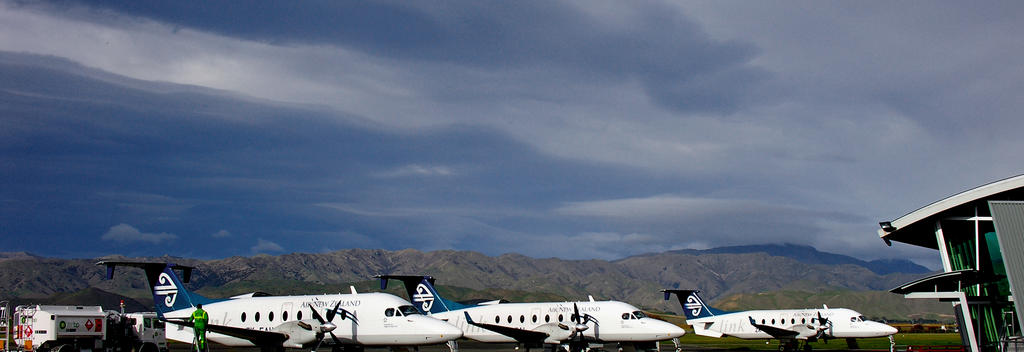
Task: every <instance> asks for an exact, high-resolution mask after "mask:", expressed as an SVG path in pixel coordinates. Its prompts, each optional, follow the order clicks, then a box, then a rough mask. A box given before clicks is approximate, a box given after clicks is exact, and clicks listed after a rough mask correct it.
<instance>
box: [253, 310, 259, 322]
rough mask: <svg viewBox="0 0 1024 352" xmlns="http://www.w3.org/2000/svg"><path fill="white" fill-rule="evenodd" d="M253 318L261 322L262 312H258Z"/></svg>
mask: <svg viewBox="0 0 1024 352" xmlns="http://www.w3.org/2000/svg"><path fill="white" fill-rule="evenodd" d="M253 319H256V321H257V322H259V321H260V312H256V316H254V317H253Z"/></svg>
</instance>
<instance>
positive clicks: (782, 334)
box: [747, 317, 800, 339]
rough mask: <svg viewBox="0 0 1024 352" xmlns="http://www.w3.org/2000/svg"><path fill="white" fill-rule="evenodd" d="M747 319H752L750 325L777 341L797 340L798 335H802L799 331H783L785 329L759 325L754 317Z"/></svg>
mask: <svg viewBox="0 0 1024 352" xmlns="http://www.w3.org/2000/svg"><path fill="white" fill-rule="evenodd" d="M747 318H749V319H750V325H753V326H754V327H755V328H758V329H760V330H761V331H764V332H765V333H767V334H768V335H772V337H774V338H777V339H793V338H796V337H797V335H800V333H799V332H797V331H793V330H788V329H783V328H777V327H774V326H770V325H764V324H758V323H757V322H756V321H754V318H753V317H747Z"/></svg>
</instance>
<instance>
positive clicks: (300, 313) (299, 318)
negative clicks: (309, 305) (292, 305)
mask: <svg viewBox="0 0 1024 352" xmlns="http://www.w3.org/2000/svg"><path fill="white" fill-rule="evenodd" d="M295 320H302V311H301V310H300V311H298V312H297V313H295Z"/></svg>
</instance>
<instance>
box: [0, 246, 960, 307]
mask: <svg viewBox="0 0 1024 352" xmlns="http://www.w3.org/2000/svg"><path fill="white" fill-rule="evenodd" d="M808 248H809V247H808ZM822 255H823V256H825V257H828V256H830V255H829V254H827V253H825V254H822ZM106 259H119V260H123V259H128V258H123V257H110V258H106ZM142 259H146V260H150V261H164V262H168V261H169V262H175V263H178V264H184V265H191V266H195V267H197V268H198V270H197V271H196V272H195V273H194V274H193V277H192V282H191V283H190V286H191V287H192V289H194V290H196V291H197V292H199V293H201V294H204V295H208V296H210V297H227V296H231V295H235V294H241V293H246V292H252V291H264V292H270V293H274V294H296V293H325V292H348V291H349V289H348V286H349V285H354V286H355V287H356V288H357V289H358V290H359V291H361V292H364V291H377V290H378V289H379V286H378V284H377V282H375V281H374V280H373V279H372V276H373V275H376V274H428V275H432V276H434V277H436V278H437V285H438V288H439V290H441V293H442V294H445V295H449V296H451V298H452V299H455V300H481V299H482V300H493V299H507V300H510V301H530V300H577V299H586V297H587V295H593V296H594V297H595V298H597V299H617V300H622V301H626V302H630V303H633V304H634V305H637V306H639V307H641V308H644V309H649V310H656V311H662V312H679V311H680V310H681V309H680V308H679V306H678V303H677V302H675V301H665V300H663V299H662V297H661V296H662V295H661V293H660V292H658V291H659V290H660V289H663V288H695V289H700V290H702V291H703V292H704V293H705V296H706V298H708V299H709V300H710V301H712V302H713V301H715V300H716V299H718V298H725V297H730V296H733V295H736V294H749V293H765V292H776V291H797V292H805V293H808V294H816V293H822V292H831V291H852V292H859V291H882V292H881V294H884V295H891V294H889V293H886V292H884V290H888V289H890V288H892V287H895V286H898V285H900V284H903V283H906V282H909V281H912V280H915V279H918V278H920V277H921V276H922V275H920V274H908V273H890V274H885V275H880V274H878V273H876V272H874V271H872V270H870V269H868V268H867V267H865V266H863V265H860V264H850V263H840V264H820V263H819V264H808V263H806V262H801V261H799V260H796V259H793V258H790V257H786V256H779V255H772V254H770V253H769V252H765V251H758V252H751V253H709V252H704V251H697V252H693V251H671V252H663V253H652V254H645V255H640V256H634V257H629V258H625V259H621V260H616V261H604V260H563V259H556V258H543V259H538V258H530V257H526V256H523V255H518V254H505V255H501V256H497V257H491V256H487V255H484V254H481V253H477V252H469V251H452V250H445V251H434V252H421V251H417V250H400V251H385V250H367V249H349V250H342V251H336V252H331V253H319V254H304V253H292V254H286V255H280V256H268V255H260V256H255V257H231V258H225V259H218V260H208V261H201V260H195V259H186V258H172V257H161V258H142ZM97 260H99V259H88V260H87V259H54V258H39V257H33V256H18V257H17V258H11V259H6V260H0V282H5V283H7V285H6V287H5V289H4V290H3V291H0V299H5V298H9V297H15V298H36V299H42V298H48V297H51V296H53V295H55V294H61V293H65V294H66V293H75V292H79V291H82V290H86V289H98V290H102V291H104V292H110V293H116V294H118V295H124V296H128V297H131V298H134V299H136V300H138V301H139V302H143V303H145V304H151V302H152V296H151V294H150V293H149V292H148V289H147V288H146V284H145V278H144V277H143V273H142V271H141V270H138V269H135V268H120V269H118V271H117V272H116V274H115V278H114V280H109V281H107V280H103V276H104V274H105V270H104V269H103V268H102V267H99V266H96V265H95V263H96V261H97ZM396 286H399V285H392V287H391V288H390V291H391V292H394V293H399V294H401V295H403V296H404V293H402V292H401V291H400V289H399V288H398V287H396ZM893 296H896V295H893ZM896 297H899V296H896ZM817 305H818V304H813V305H812V306H817ZM761 308H773V307H761ZM849 308H854V309H857V308H858V307H849ZM946 308H947V309H945V310H943V312H946V311H948V307H946Z"/></svg>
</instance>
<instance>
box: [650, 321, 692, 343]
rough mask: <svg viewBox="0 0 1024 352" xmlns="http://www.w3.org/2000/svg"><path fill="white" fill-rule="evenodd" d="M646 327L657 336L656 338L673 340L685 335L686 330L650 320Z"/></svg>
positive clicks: (674, 325) (664, 322) (665, 322)
mask: <svg viewBox="0 0 1024 352" xmlns="http://www.w3.org/2000/svg"><path fill="white" fill-rule="evenodd" d="M647 326H648V327H649V329H650V331H652V332H655V333H657V334H658V336H657V338H663V339H674V338H677V337H682V336H683V335H685V334H686V330H684V329H683V328H681V327H679V326H677V325H676V324H672V323H669V322H667V321H664V320H657V319H652V321H651V322H650V323H649V324H647Z"/></svg>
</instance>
